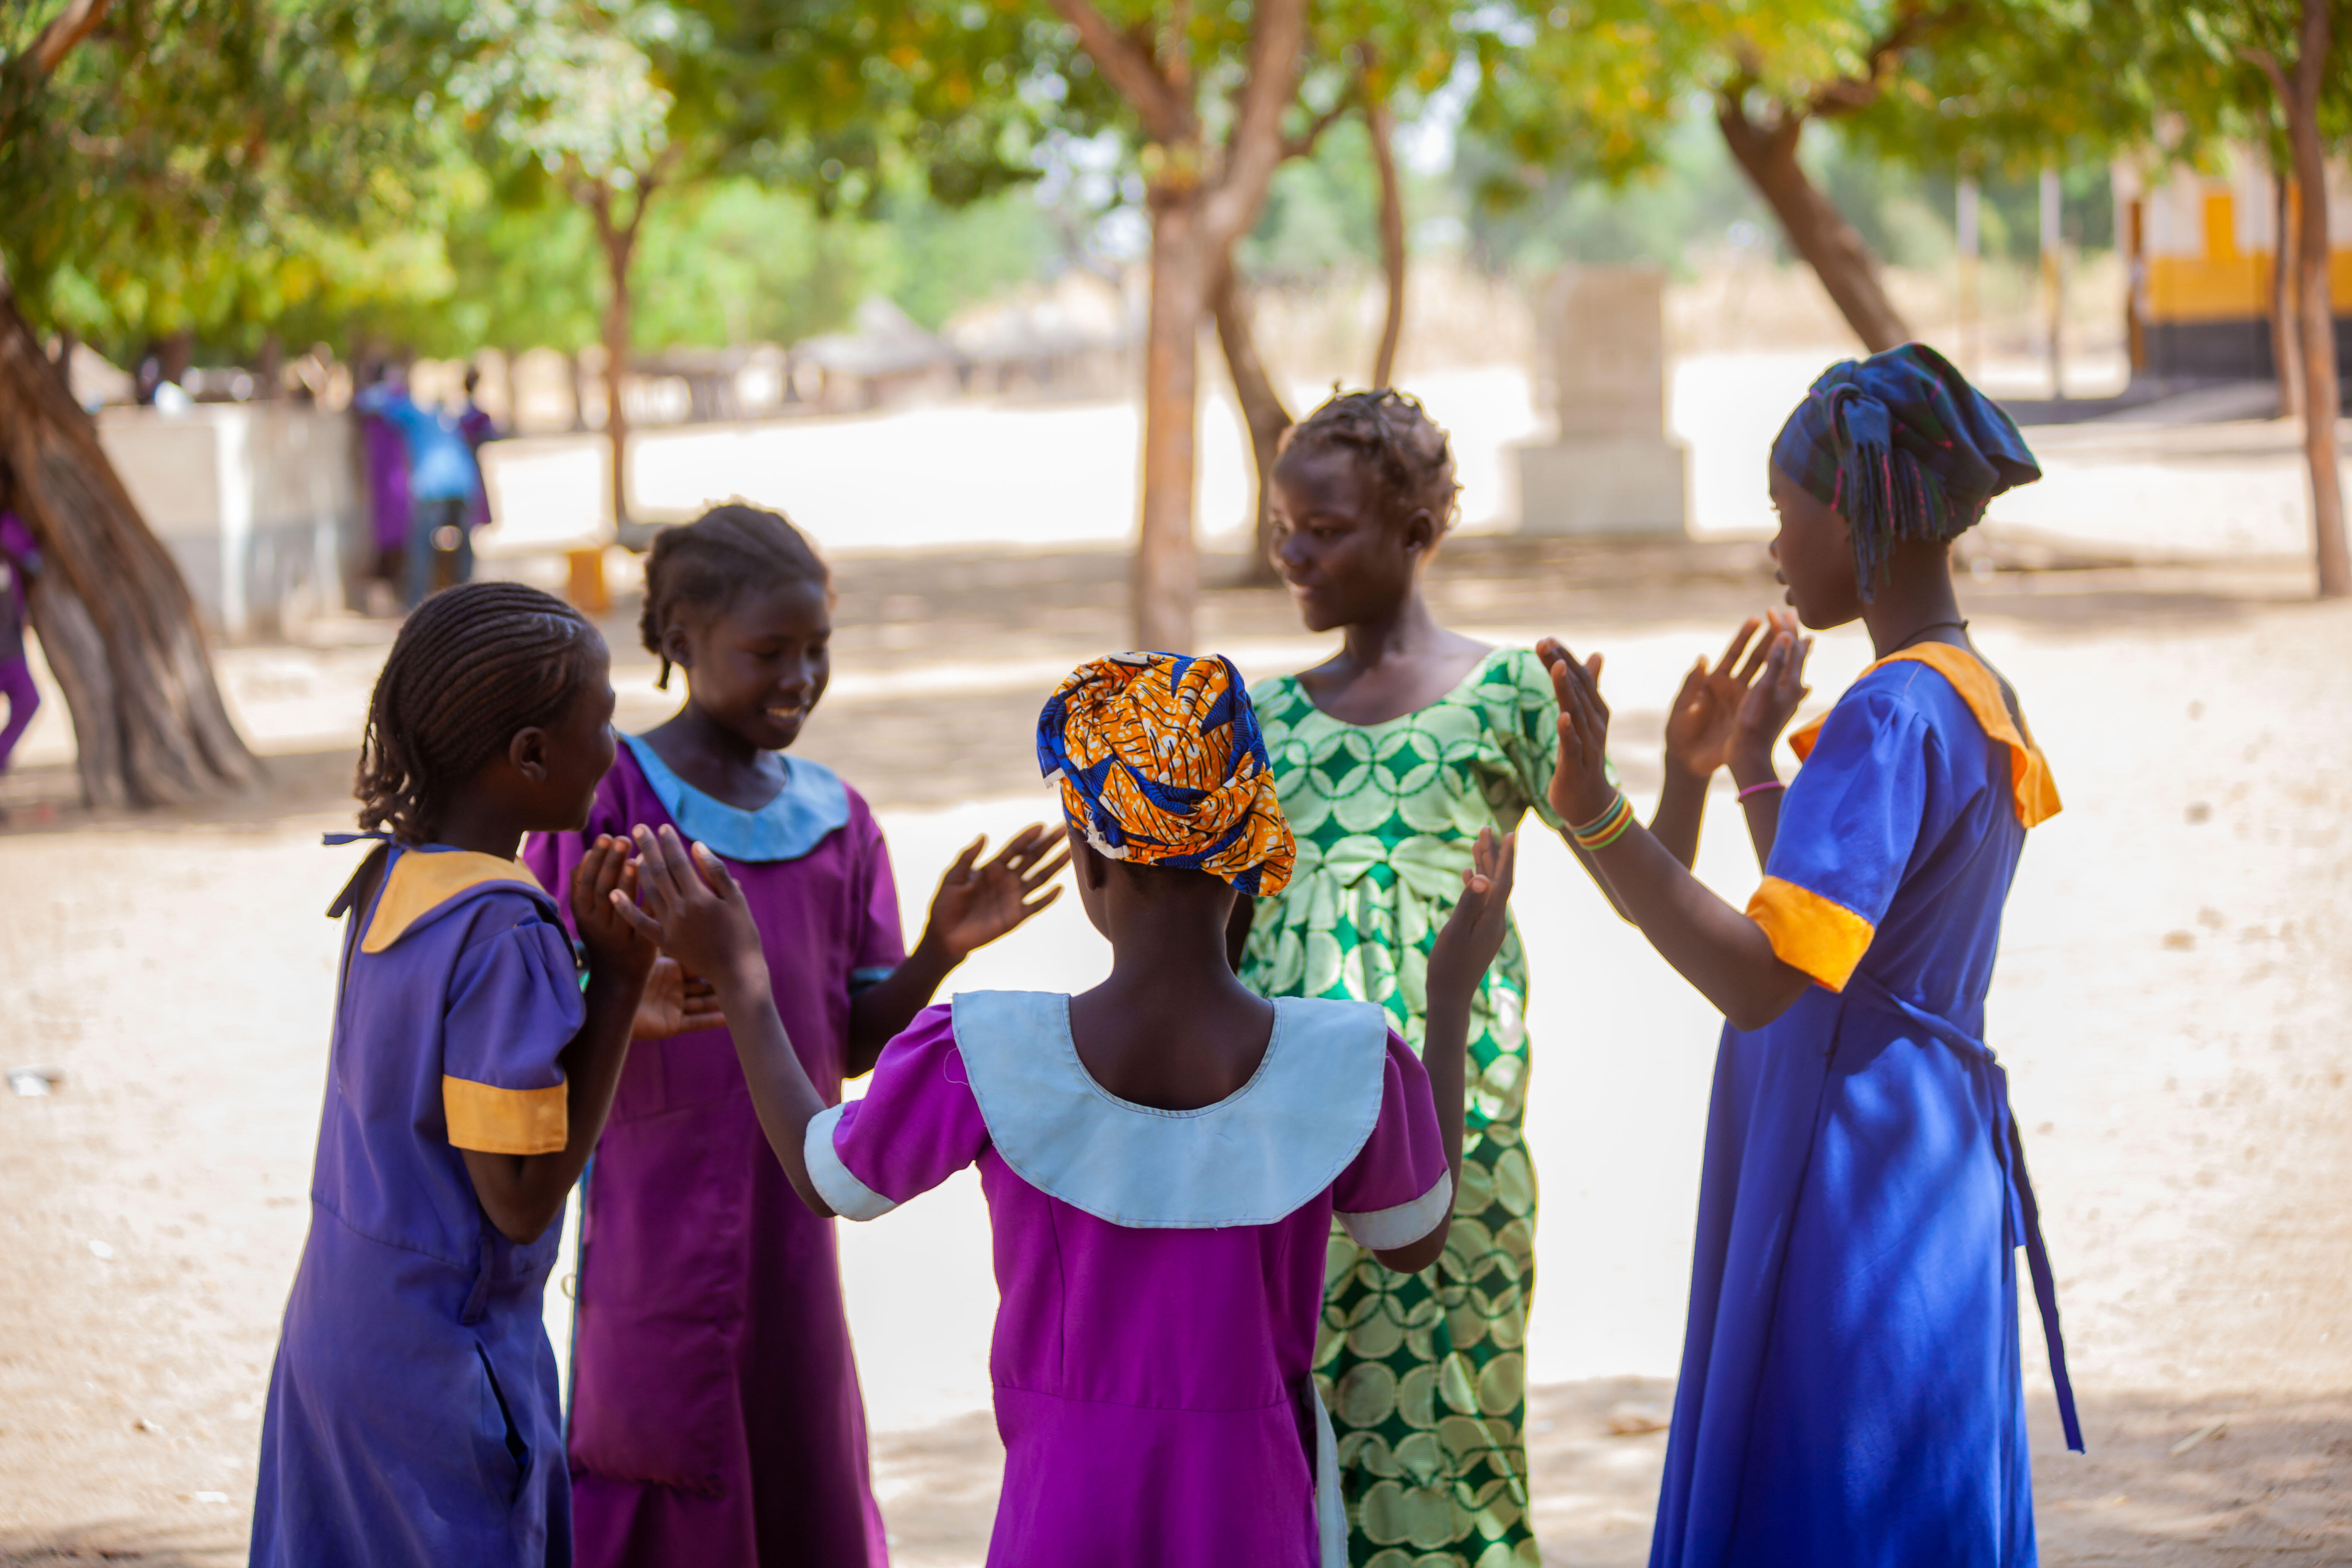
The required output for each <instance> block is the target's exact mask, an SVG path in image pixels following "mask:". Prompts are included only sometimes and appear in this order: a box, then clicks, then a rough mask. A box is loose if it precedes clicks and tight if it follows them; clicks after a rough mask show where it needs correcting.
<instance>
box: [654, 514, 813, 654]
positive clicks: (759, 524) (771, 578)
mask: <svg viewBox="0 0 2352 1568" xmlns="http://www.w3.org/2000/svg"><path fill="white" fill-rule="evenodd" d="M778 581H787V582H797V583H814V584H816V585H817V586H819V587H821V588H823V589H824V590H825V591H826V593H827V594H828V595H830V594H831V593H832V591H833V574H832V573H831V572H828V571H827V570H826V569H825V564H824V561H822V560H821V559H819V558H818V556H817V552H816V551H815V550H814V548H812V547H811V546H810V544H809V542H808V541H807V540H806V539H804V538H803V537H802V536H801V531H800V530H799V529H797V528H794V527H793V525H792V523H791V522H790V521H787V520H786V519H785V517H784V514H783V513H782V512H779V511H770V510H767V509H766V508H764V507H756V506H750V505H747V504H745V503H744V502H742V501H730V502H728V503H727V504H726V505H724V506H714V507H712V508H711V509H710V510H709V511H706V512H704V513H703V514H702V515H701V516H700V517H698V518H696V519H695V520H694V521H692V522H689V523H687V524H685V525H684V526H682V527H678V528H666V529H663V530H662V531H661V532H659V533H657V534H656V535H655V536H654V547H653V550H652V552H650V553H649V554H648V555H647V556H646V607H645V613H644V614H643V615H642V616H639V617H638V619H637V635H638V636H639V637H642V638H643V639H644V640H645V645H646V652H647V653H649V654H651V655H653V656H654V657H655V658H657V659H659V660H661V673H660V674H659V675H658V676H656V678H655V679H654V685H655V686H656V688H660V689H667V688H668V686H669V668H670V665H669V655H668V654H667V653H666V652H664V651H663V648H662V643H663V639H664V638H665V637H667V635H668V633H669V628H670V626H672V624H674V623H675V622H676V621H677V619H678V618H679V617H680V616H685V615H694V616H716V615H720V614H723V613H725V611H726V609H727V607H728V605H730V604H732V603H733V602H734V599H735V595H737V594H739V593H741V592H742V591H743V590H744V589H746V588H750V587H754V586H760V587H764V586H768V585H771V584H774V583H776V582H778Z"/></svg>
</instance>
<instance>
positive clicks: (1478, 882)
mask: <svg viewBox="0 0 2352 1568" xmlns="http://www.w3.org/2000/svg"><path fill="white" fill-rule="evenodd" d="M1518 850H1519V836H1518V835H1517V834H1516V833H1506V834H1504V835H1503V836H1502V837H1500V838H1497V837H1496V836H1495V830H1494V829H1493V828H1491V827H1482V828H1480V829H1479V830H1478V842H1477V844H1476V845H1475V846H1474V847H1472V849H1471V851H1470V869H1468V870H1467V871H1465V872H1463V873H1462V897H1461V898H1459V899H1458V900H1455V901H1454V912H1453V913H1452V914H1450V915H1448V916H1447V917H1446V919H1445V924H1444V926H1443V927H1441V928H1439V930H1438V932H1437V942H1436V944H1435V945H1434V946H1433V947H1432V948H1431V949H1430V953H1429V971H1428V974H1429V984H1430V985H1431V986H1432V987H1433V989H1436V990H1438V991H1440V992H1448V991H1450V992H1452V993H1453V994H1455V995H1467V994H1469V993H1470V992H1472V991H1475V990H1476V989H1477V986H1478V981H1479V977H1480V976H1482V975H1484V974H1485V973H1486V971H1487V969H1488V968H1489V967H1490V966H1491V965H1492V964H1493V963H1494V962H1495V955H1496V953H1498V952H1502V951H1503V936H1504V933H1505V932H1506V931H1508V930H1509V928H1510V902H1511V880H1512V878H1513V875H1514V874H1515V871H1516V868H1517V863H1518Z"/></svg>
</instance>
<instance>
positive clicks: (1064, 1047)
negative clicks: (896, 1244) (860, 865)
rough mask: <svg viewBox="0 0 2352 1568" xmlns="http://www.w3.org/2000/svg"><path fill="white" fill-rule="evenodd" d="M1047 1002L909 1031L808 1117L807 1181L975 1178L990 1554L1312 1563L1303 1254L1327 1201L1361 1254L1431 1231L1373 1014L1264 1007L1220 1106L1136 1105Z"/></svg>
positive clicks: (1431, 1195)
mask: <svg viewBox="0 0 2352 1568" xmlns="http://www.w3.org/2000/svg"><path fill="white" fill-rule="evenodd" d="M1069 1003H1070V999H1069V998H1067V997H1066V996H1061V995H1054V994H1039V993H1022V992H981V993H970V994H962V995H960V996H958V997H957V998H956V1000H955V1003H954V1005H953V1006H952V1007H951V1008H950V1007H934V1008H931V1009H929V1010H928V1011H927V1012H925V1013H924V1014H923V1015H922V1016H920V1017H919V1018H918V1019H917V1021H916V1023H915V1026H914V1027H913V1028H911V1029H909V1030H908V1032H907V1033H906V1034H905V1035H903V1036H901V1037H899V1038H898V1040H897V1041H896V1042H894V1043H893V1044H892V1046H891V1048H890V1050H889V1052H888V1053H887V1055H886V1056H885V1058H884V1061H883V1065H882V1067H881V1068H878V1069H877V1072H876V1075H875V1082H874V1086H873V1088H872V1089H871V1091H870V1092H869V1093H868V1094H867V1095H866V1098H865V1099H864V1100H859V1101H856V1102H854V1103H852V1104H850V1105H846V1106H843V1107H840V1108H838V1109H836V1110H834V1111H830V1112H827V1113H826V1114H825V1115H824V1116H821V1117H819V1118H818V1119H817V1121H815V1122H814V1123H813V1124H812V1126H811V1129H810V1134H809V1139H808V1148H809V1150H810V1151H811V1152H812V1153H811V1159H810V1174H811V1178H812V1179H813V1180H814V1182H815V1183H816V1184H817V1185H818V1188H819V1190H820V1191H822V1192H823V1193H824V1194H825V1195H826V1197H827V1199H828V1201H829V1202H831V1203H832V1205H833V1206H834V1207H835V1209H836V1210H837V1211H838V1212H839V1213H841V1214H842V1215H845V1216H846V1217H849V1218H853V1219H872V1218H876V1217H878V1216H879V1215H883V1214H886V1213H887V1212H889V1211H890V1210H891V1209H893V1208H895V1207H897V1206H898V1204H899V1203H902V1202H904V1201H906V1200H907V1199H909V1198H911V1197H913V1196H915V1195H916V1194H919V1193H921V1192H924V1191H927V1190H929V1188H931V1187H933V1186H936V1185H938V1184H940V1182H942V1181H944V1180H945V1179H946V1178H947V1177H948V1176H950V1174H952V1173H954V1172H956V1171H958V1170H960V1169H961V1168H962V1167H963V1166H965V1165H967V1164H973V1163H977V1164H978V1165H979V1167H980V1172H981V1182H982V1190H983V1191H984V1192H985V1193H986V1194H987V1197H988V1204H989V1215H990V1221H991V1225H992V1229H993V1231H994V1235H995V1265H996V1276H997V1287H998V1290H999V1292H1000V1295H1001V1298H1002V1305H1001V1307H1000V1309H999V1312H998V1317H997V1331H996V1339H995V1344H994V1348H993V1351H992V1355H991V1357H990V1370H991V1374H992V1380H993V1381H994V1383H995V1385H996V1407H997V1421H998V1426H999V1429H1000V1431H1001V1432H1002V1433H1003V1438H1004V1443H1005V1486H1004V1495H1005V1497H1006V1499H1007V1500H1008V1505H1009V1506H1007V1507H1006V1508H1005V1509H1004V1510H1003V1511H1002V1512H1000V1514H999V1516H998V1520H997V1527H996V1533H995V1537H994V1540H993V1542H992V1546H991V1551H990V1561H991V1562H992V1563H1020V1564H1024V1565H1029V1564H1048V1565H1049V1564H1058V1563H1068V1564H1072V1565H1074V1568H1075V1565H1076V1564H1081V1563H1084V1564H1094V1563H1108V1562H1117V1563H1165V1564H1171V1565H1173V1564H1199V1565H1202V1568H1207V1565H1208V1564H1212V1563H1229V1562H1232V1561H1234V1556H1233V1549H1234V1542H1243V1541H1252V1542H1265V1543H1266V1550H1265V1556H1263V1557H1262V1558H1256V1559H1253V1560H1254V1561H1261V1562H1266V1563H1295V1564H1306V1563H1314V1562H1316V1561H1318V1553H1319V1547H1318V1542H1317V1540H1316V1537H1315V1534H1314V1531H1313V1523H1314V1521H1315V1518H1316V1517H1317V1510H1316V1507H1315V1502H1314V1486H1315V1480H1314V1478H1315V1471H1316V1466H1315V1457H1316V1455H1317V1453H1318V1450H1319V1451H1320V1452H1322V1453H1323V1454H1324V1455H1325V1456H1326V1457H1327V1458H1328V1456H1329V1454H1330V1452H1331V1439H1330V1436H1329V1428H1328V1419H1326V1418H1323V1417H1322V1416H1321V1412H1322V1408H1323V1406H1322V1403H1321V1400H1320V1399H1319V1398H1318V1396H1317V1395H1316V1393H1315V1389H1314V1384H1313V1380H1312V1376H1311V1364H1310V1363H1311V1360H1312V1357H1313V1352H1314V1342H1315V1322H1316V1318H1317V1308H1318V1303H1319V1301H1320V1300H1321V1299H1322V1291H1323V1263H1324V1251H1325V1243H1326V1238H1327V1237H1328V1236H1329V1234H1330V1226H1331V1220H1332V1215H1333V1213H1334V1211H1335V1209H1336V1210H1337V1211H1338V1212H1339V1215H1340V1218H1341V1221H1342V1223H1343V1224H1346V1225H1347V1226H1349V1228H1350V1230H1351V1232H1352V1233H1354V1234H1356V1235H1357V1236H1358V1237H1360V1238H1362V1239H1363V1240H1364V1241H1365V1242H1366V1244H1367V1245H1371V1246H1381V1247H1390V1246H1396V1245H1400V1244H1402V1243H1403V1242H1408V1241H1412V1240H1414V1239H1416V1238H1418V1237H1422V1236H1423V1235H1425V1234H1426V1233H1427V1232H1428V1231H1429V1229H1430V1228H1431V1226H1433V1225H1434V1224H1435V1223H1436V1222H1437V1220H1438V1219H1439V1218H1440V1217H1442V1215H1443V1213H1444V1205H1446V1203H1447V1202H1448V1201H1449V1199H1450V1196H1451V1191H1452V1184H1451V1181H1450V1180H1449V1178H1448V1174H1447V1171H1446V1164H1445V1152H1444V1148H1443V1146H1442V1143H1441V1142H1440V1139H1439V1137H1438V1131H1437V1127H1436V1125H1435V1119H1434V1116H1433V1112H1432V1110H1431V1100H1430V1097H1429V1090H1428V1088H1427V1079H1426V1076H1425V1075H1424V1074H1423V1071H1422V1068H1421V1066H1420V1063H1419V1062H1418V1061H1417V1060H1416V1059H1415V1058H1413V1056H1412V1053H1411V1052H1410V1051H1408V1050H1407V1049H1406V1048H1405V1047H1404V1043H1403V1042H1402V1040H1400V1039H1398V1038H1397V1037H1395V1036H1394V1035H1393V1034H1391V1032H1390V1031H1389V1029H1388V1027H1387V1024H1386V1020H1385V1018H1384V1016H1382V1015H1381V1012H1380V1010H1379V1009H1378V1008H1375V1007H1371V1006H1369V1005H1364V1004H1360V1003H1345V1002H1307V1001H1297V1000H1289V1001H1285V1002H1282V1003H1279V1004H1277V1005H1276V1024H1275V1028H1274V1035H1273V1037H1272V1039H1271V1040H1270V1041H1269V1042H1268V1043H1267V1046H1266V1048H1265V1055H1264V1058H1263V1059H1262V1060H1261V1061H1260V1063H1259V1065H1258V1068H1257V1070H1256V1072H1255V1074H1254V1075H1253V1076H1252V1077H1251V1078H1250V1079H1249V1080H1248V1081H1247V1082H1246V1083H1244V1085H1243V1086H1242V1088H1241V1089H1239V1090H1237V1091H1236V1092H1235V1093H1234V1094H1233V1095H1231V1096H1229V1097H1227V1098H1225V1099H1223V1100H1218V1101H1216V1102H1215V1103H1213V1104H1211V1105H1207V1106H1203V1107H1202V1108H1200V1109H1198V1110H1185V1111H1168V1110H1155V1109H1153V1108H1151V1107H1149V1106H1143V1105H1139V1104H1136V1103H1134V1102H1133V1101H1130V1100H1121V1099H1119V1098H1118V1097H1116V1096H1114V1095H1112V1094H1110V1093H1109V1092H1108V1091H1107V1090H1105V1089H1102V1088H1101V1087H1100V1086H1099V1085H1098V1084H1097V1082H1096V1081H1095V1080H1094V1079H1093V1078H1092V1077H1091V1076H1090V1075H1089V1074H1088V1073H1087V1069H1086V1068H1085V1067H1084V1065H1083V1064H1082V1063H1081V1062H1080V1061H1079V1059H1078V1055H1077V1052H1076V1047H1074V1046H1073V1044H1072V1042H1071V1036H1070V1026H1069ZM1349 1392H1350V1394H1355V1393H1356V1392H1357V1391H1354V1390H1350V1391H1349ZM1389 1396H1390V1397H1391V1398H1392V1397H1393V1393H1392V1392H1391V1394H1390V1395H1389ZM1332 1479H1333V1482H1334V1485H1336V1475H1334V1476H1333V1478H1332Z"/></svg>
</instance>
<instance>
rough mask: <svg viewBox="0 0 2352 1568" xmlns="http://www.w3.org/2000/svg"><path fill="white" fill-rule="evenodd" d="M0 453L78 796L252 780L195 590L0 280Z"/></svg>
mask: <svg viewBox="0 0 2352 1568" xmlns="http://www.w3.org/2000/svg"><path fill="white" fill-rule="evenodd" d="M0 461H5V463H6V465H7V468H8V472H9V476H10V478H11V479H13V480H14V486H13V489H14V492H15V498H16V499H15V504H16V510H17V512H18V515H19V516H21V517H22V518H23V519H24V521H25V522H26V526H28V527H29V528H30V529H31V530H32V531H33V534H34V537H35V538H36V539H37V541H38V542H39V544H40V547H41V554H42V563H43V571H42V574H41V575H40V576H39V577H38V578H37V579H35V587H34V592H33V594H32V595H31V599H30V605H29V608H30V611H31V616H32V623H33V630H34V632H35V634H36V635H37V636H38V637H40V639H41V650H42V652H43V653H44V654H45V655H46V656H47V658H48V661H49V666H50V668H51V669H52V670H53V671H55V673H56V675H57V677H58V685H59V686H60V687H62V688H63V689H64V690H65V694H66V703H67V706H68V708H69V709H70V710H72V714H73V721H74V735H75V741H76V746H77V750H78V752H79V756H78V759H77V761H78V765H79V771H80V775H81V785H82V795H83V798H84V799H85V800H86V801H88V802H89V804H90V805H138V806H148V805H170V804H174V803H177V802H182V801H190V800H196V799H200V798H203V797H205V796H207V795H218V794H221V793H224V792H225V791H227V790H230V789H234V788H240V787H243V786H245V785H247V784H251V783H252V782H253V781H254V780H255V778H256V777H257V775H258V774H259V773H260V764H259V763H257V762H256V761H255V760H254V756H253V753H252V752H249V751H247V749H246V744H245V742H244V741H243V740H242V739H241V738H239V736H238V735H237V732H236V726H235V725H234V724H232V723H231V722H230V721H229V717H228V710H227V709H226V706H224V705H223V703H222V701H221V698H220V689H219V687H218V686H217V685H215V682H214V679H213V670H212V661H211V658H210V657H209V656H208V655H207V654H206V652H205V642H204V637H203V634H202V633H201V632H200V631H199V630H198V629H197V626H196V610H195V604H194V601H193V600H192V599H190V598H189V596H188V589H187V584H185V583H184V582H183V581H182V580H181V577H180V571H179V568H178V566H176V565H175V564H174V563H173V560H172V556H171V553H170V552H168V551H166V550H165V549H164V548H163V544H162V542H160V541H158V540H157V539H156V537H155V535H154V534H153V533H152V532H151V531H149V529H148V527H147V525H146V523H145V522H144V521H142V519H141V517H140V515H139V509H138V507H137V506H136V505H134V504H133V503H132V501H131V494H130V492H129V491H128V490H126V489H123V488H122V481H121V479H120V478H118V477H117V476H116V474H115V472H114V466H113V465H112V464H111V463H110V462H109V461H108V460H107V457H106V451H105V448H104V447H100V445H99V439H98V427H97V426H96V425H94V424H92V423H91V421H90V418H89V415H87V414H85V413H83V412H82V410H81V409H80V407H79V406H78V405H76V404H75V403H74V400H73V398H72V396H71V395H69V394H68V392H67V391H66V388H65V384H64V383H63V382H62V380H61V379H60V378H59V377H58V373H57V369H56V367H55V366H54V365H52V364H51V363H49V360H48V357H47V355H46V354H45V353H42V352H41V345H40V342H39V341H38V340H37V339H36V338H35V337H34V336H33V331H32V329H31V328H30V327H29V326H27V325H26V321H25V318H24V317H23V316H22V315H20V314H18V313H17V310H16V302H15V301H14V300H11V299H9V298H8V297H7V296H6V295H5V293H0Z"/></svg>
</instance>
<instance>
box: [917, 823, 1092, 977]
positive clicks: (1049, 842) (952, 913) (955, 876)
mask: <svg viewBox="0 0 2352 1568" xmlns="http://www.w3.org/2000/svg"><path fill="white" fill-rule="evenodd" d="M987 845H988V836H987V835H986V834H982V836H981V837H978V838H975V839H973V840H972V841H971V843H970V844H967V845H965V846H964V850H963V853H962V854H961V855H959V856H957V857H956V862H955V864H954V865H952V866H950V867H949V868H948V872H947V875H946V876H944V877H942V878H940V890H939V892H938V893H937V894H935V895H933V897H932V899H931V918H930V923H929V926H928V927H927V928H926V930H925V931H924V940H925V941H926V942H929V943H932V944H934V945H936V947H937V948H938V949H939V951H940V956H942V957H943V958H945V959H946V960H947V961H948V963H950V965H953V964H958V963H962V962H963V961H964V960H965V959H967V958H969V957H971V954H972V952H974V951H975V950H977V949H979V948H982V947H985V946H987V945H988V944H989V943H990V942H994V941H995V940H996V939H997V938H998V937H1001V936H1003V934H1004V933H1005V932H1007V931H1012V930H1013V928H1015V927H1016V926H1018V925H1020V924H1021V923H1022V922H1023V921H1026V920H1027V919H1028V918H1029V917H1030V916H1032V915H1034V914H1035V913H1036V912H1037V911H1038V910H1042V909H1044V908H1045V906H1046V905H1047V904H1050V903H1052V902H1053V901H1054V900H1055V899H1057V898H1059V897H1061V893H1062V889H1059V888H1048V887H1046V886H1045V884H1046V883H1047V882H1048V881H1050V880H1051V879H1053V876H1054V873H1055V872H1056V871H1059V870H1060V869H1061V868H1063V867H1065V866H1066V865H1068V864H1069V863H1070V851H1069V847H1068V846H1067V845H1066V844H1065V843H1063V842H1062V841H1061V840H1060V838H1059V837H1058V836H1055V837H1049V836H1048V835H1047V833H1046V831H1045V825H1044V824H1043V823H1036V822H1033V823H1031V824H1030V825H1029V826H1026V827H1024V828H1023V829H1022V830H1021V831H1020V832H1018V833H1016V834H1014V835H1013V837H1012V839H1011V840H1010V841H1009V842H1007V843H1006V845H1005V846H1004V847H1003V849H1000V850H998V851H997V854H996V858H994V859H992V860H991V861H989V862H988V864H986V865H984V866H983V865H981V864H979V863H978V862H979V860H980V852H981V850H982V849H983V848H985V847H987Z"/></svg>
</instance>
